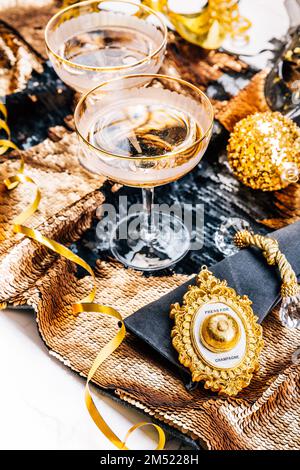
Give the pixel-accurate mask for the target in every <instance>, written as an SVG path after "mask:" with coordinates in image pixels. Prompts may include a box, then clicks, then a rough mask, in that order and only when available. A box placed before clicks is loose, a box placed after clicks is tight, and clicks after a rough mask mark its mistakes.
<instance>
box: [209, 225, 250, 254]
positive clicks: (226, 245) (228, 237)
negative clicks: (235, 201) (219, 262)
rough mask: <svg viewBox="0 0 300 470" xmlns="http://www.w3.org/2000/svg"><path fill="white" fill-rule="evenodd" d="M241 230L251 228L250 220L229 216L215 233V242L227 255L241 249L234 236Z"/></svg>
mask: <svg viewBox="0 0 300 470" xmlns="http://www.w3.org/2000/svg"><path fill="white" fill-rule="evenodd" d="M240 230H251V227H250V224H249V222H247V221H246V220H244V219H239V218H238V217H229V219H227V220H226V222H224V223H223V224H221V225H220V228H219V230H217V232H216V233H215V244H216V247H217V248H218V250H219V251H220V252H221V253H223V255H225V256H232V255H234V254H235V253H237V252H238V251H239V248H238V247H236V246H235V244H234V241H233V237H234V235H235V234H236V233H237V232H239V231H240Z"/></svg>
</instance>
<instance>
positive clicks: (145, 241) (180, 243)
mask: <svg viewBox="0 0 300 470" xmlns="http://www.w3.org/2000/svg"><path fill="white" fill-rule="evenodd" d="M152 214H153V222H154V223H153V225H152V227H153V229H152V231H151V232H149V231H147V229H146V228H145V225H144V215H143V214H142V213H140V214H132V215H130V216H128V217H125V218H124V219H122V220H121V221H120V222H119V223H118V225H117V226H116V227H115V228H114V229H113V232H112V234H111V239H110V247H111V251H112V253H113V255H114V256H115V257H116V258H117V259H118V260H119V261H121V263H123V264H125V266H128V267H130V268H133V269H137V270H140V271H157V270H159V269H165V268H168V267H169V266H172V265H173V264H175V263H177V262H178V261H179V260H180V259H182V258H183V257H184V255H185V254H186V253H187V251H188V250H189V247H190V233H189V231H188V229H187V228H186V226H185V225H184V224H183V223H182V222H181V220H180V219H179V218H178V217H176V216H175V215H169V214H164V213H162V212H155V211H154V212H153V213H152Z"/></svg>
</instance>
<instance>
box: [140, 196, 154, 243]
mask: <svg viewBox="0 0 300 470" xmlns="http://www.w3.org/2000/svg"><path fill="white" fill-rule="evenodd" d="M142 194H143V223H142V227H141V236H142V239H143V240H144V242H146V243H147V244H149V243H150V242H151V241H153V240H154V239H155V238H156V236H157V227H156V226H155V223H154V213H153V207H154V206H153V200H154V188H143V189H142Z"/></svg>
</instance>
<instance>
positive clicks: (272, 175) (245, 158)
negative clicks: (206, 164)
mask: <svg viewBox="0 0 300 470" xmlns="http://www.w3.org/2000/svg"><path fill="white" fill-rule="evenodd" d="M227 150H228V161H229V163H230V165H231V167H232V169H233V171H234V174H235V175H236V177H237V178H238V179H239V180H240V181H242V183H244V184H246V185H247V186H250V187H251V188H253V189H261V190H263V191H274V190H278V189H281V188H284V187H286V186H288V185H289V184H290V181H289V180H288V178H289V172H290V171H291V170H293V168H294V165H295V166H296V167H295V168H296V169H297V168H298V169H299V170H300V129H299V127H298V126H297V125H296V124H295V123H294V122H293V121H291V120H290V119H289V118H287V117H285V116H283V115H282V114H280V113H278V112H271V111H267V112H265V113H254V114H252V115H250V116H248V117H246V118H244V119H242V120H241V121H239V122H238V123H237V124H236V125H235V127H234V130H233V132H232V133H231V136H230V139H229V143H228V147H227ZM295 168H294V169H295Z"/></svg>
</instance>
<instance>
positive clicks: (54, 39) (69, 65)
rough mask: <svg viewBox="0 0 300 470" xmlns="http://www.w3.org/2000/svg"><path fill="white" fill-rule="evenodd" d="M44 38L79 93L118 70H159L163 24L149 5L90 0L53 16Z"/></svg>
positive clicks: (52, 57)
mask: <svg viewBox="0 0 300 470" xmlns="http://www.w3.org/2000/svg"><path fill="white" fill-rule="evenodd" d="M45 41H46V47H47V52H48V55H49V58H50V60H51V62H52V64H53V67H54V69H55V71H56V73H57V75H58V76H59V77H60V78H61V80H62V81H63V82H65V83H66V84H67V85H69V86H71V87H72V88H74V89H75V90H76V91H79V92H81V93H83V92H87V91H88V90H90V89H91V88H94V87H95V86H96V85H97V84H99V83H101V82H103V81H106V80H110V79H112V78H115V77H117V76H122V75H129V74H137V73H155V72H157V71H158V69H159V67H160V66H161V63H162V61H163V57H164V53H165V49H166V44H167V28H166V26H165V24H164V22H163V20H162V18H161V16H159V15H158V14H157V13H155V12H154V11H153V10H151V9H150V8H148V7H147V6H144V5H141V4H137V3H134V2H131V1H123V0H118V1H116V0H110V1H107V0H98V1H94V0H92V1H86V2H80V3H76V4H74V5H72V6H69V7H67V8H65V9H63V10H60V11H59V12H58V13H57V14H56V15H55V16H53V17H52V18H51V19H50V21H49V23H48V24H47V26H46V30H45Z"/></svg>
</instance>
